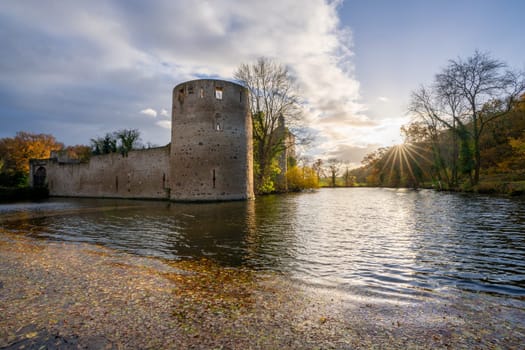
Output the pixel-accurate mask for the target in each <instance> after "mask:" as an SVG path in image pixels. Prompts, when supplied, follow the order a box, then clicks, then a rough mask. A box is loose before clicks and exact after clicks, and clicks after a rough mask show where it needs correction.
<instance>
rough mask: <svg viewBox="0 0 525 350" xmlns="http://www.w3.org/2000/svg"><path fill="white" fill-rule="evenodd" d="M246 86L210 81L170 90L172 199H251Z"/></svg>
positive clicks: (251, 170) (249, 128)
mask: <svg viewBox="0 0 525 350" xmlns="http://www.w3.org/2000/svg"><path fill="white" fill-rule="evenodd" d="M248 97H249V94H248V90H247V89H246V88H244V87H242V86H241V85H238V84H235V83H232V82H228V81H223V80H213V79H201V80H193V81H188V82H185V83H182V84H179V85H177V86H176V87H175V88H174V89H173V105H172V114H171V123H172V124H171V125H172V126H171V128H172V129H171V130H172V131H171V156H170V157H171V158H170V167H171V170H170V173H171V176H170V182H171V186H170V187H171V192H170V198H171V199H172V200H174V201H215V200H241V199H251V198H253V197H254V194H253V155H252V147H253V145H252V120H251V115H250V106H249V101H248Z"/></svg>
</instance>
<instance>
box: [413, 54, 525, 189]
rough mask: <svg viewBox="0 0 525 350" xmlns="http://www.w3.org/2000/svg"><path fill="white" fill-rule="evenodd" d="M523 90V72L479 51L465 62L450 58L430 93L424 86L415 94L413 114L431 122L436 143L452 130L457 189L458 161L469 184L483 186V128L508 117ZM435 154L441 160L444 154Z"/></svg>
mask: <svg viewBox="0 0 525 350" xmlns="http://www.w3.org/2000/svg"><path fill="white" fill-rule="evenodd" d="M524 91H525V79H524V77H523V73H521V72H520V73H517V72H512V71H509V70H507V69H506V65H505V63H503V62H501V61H498V60H495V59H493V58H491V57H490V56H489V55H488V54H486V53H480V52H478V51H476V52H475V53H474V55H473V56H472V57H469V58H467V59H466V60H463V59H461V58H459V59H457V60H451V61H450V62H449V65H448V66H447V67H446V68H445V69H443V71H442V72H441V73H439V74H437V75H436V77H435V83H434V85H433V87H432V88H431V89H427V88H424V87H422V88H420V89H419V90H418V91H416V92H414V93H413V94H412V98H411V104H410V107H409V111H410V112H412V113H414V114H415V115H416V116H418V117H419V119H420V120H423V121H424V122H425V123H426V124H427V126H428V127H429V130H430V131H431V137H432V138H433V142H436V141H437V137H438V136H439V135H440V133H441V131H440V129H441V128H443V127H446V128H449V129H450V130H451V131H452V135H453V157H452V159H453V163H452V164H451V169H452V174H451V177H452V179H451V181H450V183H451V184H454V185H457V165H456V161H457V159H458V158H460V159H461V160H462V164H461V166H462V169H463V172H465V173H468V174H469V175H470V179H471V184H472V185H475V184H477V183H478V182H479V174H480V169H481V152H480V144H479V143H480V138H481V135H482V133H483V130H484V128H485V126H486V125H487V123H488V122H490V121H493V120H495V119H497V118H499V117H501V116H503V115H505V114H507V113H508V112H509V111H510V110H511V109H512V107H513V106H514V105H515V104H516V103H518V101H519V95H520V94H521V93H523V92H524ZM470 143H472V151H471V145H470ZM458 145H459V148H458ZM436 151H437V152H439V148H437V149H436ZM471 153H472V154H471ZM436 156H438V157H439V158H440V159H442V157H441V154H436ZM472 171H473V172H474V174H473V176H472ZM443 174H445V173H443ZM447 176H448V175H447Z"/></svg>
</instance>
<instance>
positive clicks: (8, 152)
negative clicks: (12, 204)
mask: <svg viewBox="0 0 525 350" xmlns="http://www.w3.org/2000/svg"><path fill="white" fill-rule="evenodd" d="M63 148H64V145H63V144H62V143H60V142H58V141H57V140H56V139H55V137H54V136H52V135H48V134H33V133H29V132H24V131H20V132H17V133H16V136H15V137H12V138H11V137H7V138H2V139H0V186H4V187H9V186H23V185H26V181H27V176H28V175H29V160H30V159H35V158H37V159H38V158H39V159H42V158H49V157H50V155H51V151H58V150H61V149H63Z"/></svg>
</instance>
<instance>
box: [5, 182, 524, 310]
mask: <svg viewBox="0 0 525 350" xmlns="http://www.w3.org/2000/svg"><path fill="white" fill-rule="evenodd" d="M0 225H1V227H2V228H3V229H4V230H6V231H9V232H14V233H17V234H21V235H30V236H36V237H40V238H43V239H48V240H60V241H72V242H90V243H97V244H102V245H105V246H108V247H111V248H115V249H118V250H123V251H126V252H131V253H133V254H138V255H145V256H154V257H162V258H165V259H188V258H189V259H193V258H201V257H206V258H208V259H211V260H214V261H216V262H218V263H220V264H223V265H226V266H246V267H249V268H254V269H258V270H270V271H276V272H278V273H282V274H285V275H286V276H289V277H290V278H292V279H294V280H295V281H297V282H298V283H304V284H306V285H312V286H315V287H320V288H329V289H334V290H340V291H342V292H344V293H353V294H356V295H363V296H371V297H377V298H394V299H398V300H400V299H401V300H402V299H404V298H410V297H411V296H413V295H415V294H418V293H425V292H427V291H436V290H447V289H453V290H466V291H473V292H482V293H491V294H495V295H502V296H507V297H511V298H517V299H522V300H523V298H524V297H525V199H524V198H502V197H491V196H478V195H465V194H452V193H438V192H433V191H430V190H421V191H412V190H392V189H376V188H355V189H322V190H319V191H316V192H312V193H302V194H291V195H280V196H267V197H261V198H258V199H257V200H255V201H249V202H225V203H209V204H202V203H201V204H178V203H168V202H156V201H132V200H111V199H105V200H104V199H64V198H59V199H50V200H46V201H43V202H39V203H16V204H2V205H0Z"/></svg>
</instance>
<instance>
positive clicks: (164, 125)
mask: <svg viewBox="0 0 525 350" xmlns="http://www.w3.org/2000/svg"><path fill="white" fill-rule="evenodd" d="M155 124H156V125H158V126H160V127H161V128H164V129H171V120H159V121H157V122H155Z"/></svg>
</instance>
